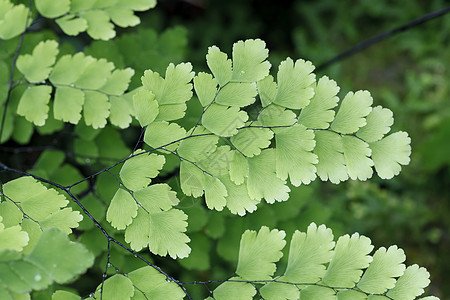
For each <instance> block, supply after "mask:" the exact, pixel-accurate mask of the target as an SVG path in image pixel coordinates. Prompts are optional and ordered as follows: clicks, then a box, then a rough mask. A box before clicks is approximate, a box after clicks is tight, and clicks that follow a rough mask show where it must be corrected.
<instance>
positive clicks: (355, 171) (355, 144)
mask: <svg viewBox="0 0 450 300" xmlns="http://www.w3.org/2000/svg"><path fill="white" fill-rule="evenodd" d="M342 147H343V150H344V159H345V165H346V166H347V172H348V175H349V177H350V178H351V179H353V180H356V179H359V180H363V181H364V180H367V179H369V178H370V177H372V174H373V171H372V167H373V161H372V160H371V159H370V158H369V157H370V154H371V153H372V152H371V151H370V148H369V145H368V144H367V143H366V142H363V141H361V140H360V139H358V138H356V137H354V136H348V135H347V136H342Z"/></svg>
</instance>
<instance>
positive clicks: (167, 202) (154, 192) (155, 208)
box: [133, 183, 180, 213]
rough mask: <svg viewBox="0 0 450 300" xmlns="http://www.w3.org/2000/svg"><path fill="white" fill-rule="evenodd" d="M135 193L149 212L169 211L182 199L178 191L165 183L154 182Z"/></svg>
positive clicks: (138, 200) (139, 201)
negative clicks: (179, 198) (179, 197)
mask: <svg viewBox="0 0 450 300" xmlns="http://www.w3.org/2000/svg"><path fill="white" fill-rule="evenodd" d="M133 195H134V197H135V198H136V201H137V202H138V203H139V204H140V205H141V207H143V208H144V209H145V210H146V211H148V212H149V213H157V212H160V211H167V210H169V209H171V208H172V207H173V206H175V205H177V204H178V203H179V201H180V200H178V198H177V193H176V192H174V191H172V190H171V188H170V186H168V185H167V184H165V183H160V184H152V185H150V186H147V187H144V188H142V189H139V190H137V191H136V192H134V194H133Z"/></svg>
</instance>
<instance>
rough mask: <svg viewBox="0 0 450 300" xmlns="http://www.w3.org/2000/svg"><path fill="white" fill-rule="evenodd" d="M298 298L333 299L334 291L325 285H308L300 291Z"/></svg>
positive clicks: (334, 296) (310, 299) (306, 299)
mask: <svg viewBox="0 0 450 300" xmlns="http://www.w3.org/2000/svg"><path fill="white" fill-rule="evenodd" d="M300 299H302V300H316V299H320V300H335V299H336V293H335V292H334V291H333V290H332V289H330V288H327V287H323V286H317V285H310V286H307V287H305V288H304V289H302V290H301V291H300Z"/></svg>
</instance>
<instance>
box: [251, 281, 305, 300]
mask: <svg viewBox="0 0 450 300" xmlns="http://www.w3.org/2000/svg"><path fill="white" fill-rule="evenodd" d="M259 293H260V294H261V296H262V297H263V299H283V300H286V299H287V300H294V299H299V297H300V291H299V289H298V288H297V286H295V285H291V284H280V283H277V282H269V283H266V284H265V285H264V286H263V287H262V288H260V289H259Z"/></svg>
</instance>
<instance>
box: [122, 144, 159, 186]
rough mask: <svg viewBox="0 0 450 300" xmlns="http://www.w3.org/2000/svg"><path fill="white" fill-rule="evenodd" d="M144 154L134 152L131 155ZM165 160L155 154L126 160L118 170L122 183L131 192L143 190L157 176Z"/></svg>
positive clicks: (137, 151)
mask: <svg viewBox="0 0 450 300" xmlns="http://www.w3.org/2000/svg"><path fill="white" fill-rule="evenodd" d="M142 152H144V150H139V149H138V150H136V151H135V152H134V153H133V155H137V154H139V153H142ZM165 162H166V159H165V158H164V156H162V155H157V154H154V153H153V154H148V153H146V154H141V155H137V156H134V157H132V158H130V159H128V160H127V161H126V162H125V163H124V164H123V166H122V169H120V173H119V175H120V179H121V180H122V183H123V184H124V185H125V186H126V187H127V188H128V189H129V190H132V191H137V190H138V189H141V188H144V187H146V186H147V185H149V184H150V182H152V178H155V177H156V176H158V174H159V171H160V170H161V169H162V167H163V166H164V163H165Z"/></svg>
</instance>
